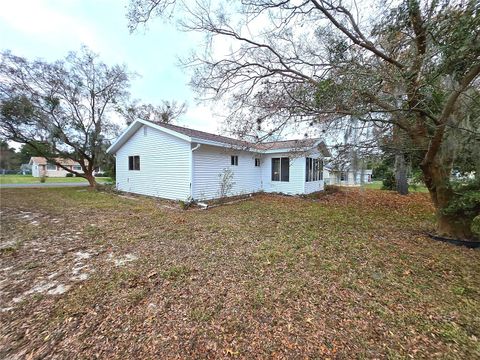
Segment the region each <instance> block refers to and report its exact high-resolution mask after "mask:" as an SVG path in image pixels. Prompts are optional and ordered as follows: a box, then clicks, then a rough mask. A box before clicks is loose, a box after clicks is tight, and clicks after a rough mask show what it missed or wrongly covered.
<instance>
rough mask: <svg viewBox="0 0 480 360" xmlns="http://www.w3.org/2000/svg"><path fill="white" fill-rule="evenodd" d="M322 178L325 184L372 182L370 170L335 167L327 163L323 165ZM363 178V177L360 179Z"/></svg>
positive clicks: (342, 184) (346, 184)
mask: <svg viewBox="0 0 480 360" xmlns="http://www.w3.org/2000/svg"><path fill="white" fill-rule="evenodd" d="M323 172H324V175H323V176H324V179H325V183H326V184H327V185H341V186H360V185H361V184H362V183H364V184H368V183H371V182H372V170H371V169H363V170H356V171H355V170H353V169H351V168H346V169H336V168H333V167H331V166H329V165H326V166H325V167H324V170H323ZM362 178H363V179H362Z"/></svg>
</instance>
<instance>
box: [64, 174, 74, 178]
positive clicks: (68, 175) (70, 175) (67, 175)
mask: <svg viewBox="0 0 480 360" xmlns="http://www.w3.org/2000/svg"><path fill="white" fill-rule="evenodd" d="M65 177H73V174H72V173H67V174H66V175H65Z"/></svg>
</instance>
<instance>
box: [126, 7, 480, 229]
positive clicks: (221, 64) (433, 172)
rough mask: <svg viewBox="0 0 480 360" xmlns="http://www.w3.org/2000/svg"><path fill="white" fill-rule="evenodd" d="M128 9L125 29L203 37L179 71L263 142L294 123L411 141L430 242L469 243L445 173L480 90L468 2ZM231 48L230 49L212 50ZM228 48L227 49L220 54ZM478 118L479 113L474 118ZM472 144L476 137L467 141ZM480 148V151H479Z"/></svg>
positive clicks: (477, 23)
mask: <svg viewBox="0 0 480 360" xmlns="http://www.w3.org/2000/svg"><path fill="white" fill-rule="evenodd" d="M220 5H221V6H219V7H217V8H215V9H214V8H212V7H211V5H210V4H209V3H208V2H201V1H200V2H195V3H191V2H187V1H181V0H178V1H174V0H132V1H131V3H130V9H129V13H128V17H129V19H130V26H131V29H132V30H134V29H135V28H136V27H138V26H139V25H141V24H145V23H147V22H148V21H149V20H150V19H151V18H152V17H154V16H163V17H173V18H175V17H176V18H177V19H179V24H180V26H181V27H183V29H184V30H187V31H198V32H202V33H204V34H205V35H206V43H205V49H202V50H201V51H200V52H199V55H195V56H193V57H192V58H190V59H187V60H186V63H187V64H188V65H190V66H192V67H193V68H194V69H195V72H194V75H193V78H192V84H193V86H194V88H196V89H197V90H198V91H199V92H200V93H201V94H204V95H210V96H211V97H212V98H213V99H228V100H229V101H230V106H231V109H232V114H231V116H230V117H229V123H230V124H231V125H232V127H235V128H236V129H239V130H241V132H243V133H249V132H254V131H256V130H258V129H267V130H268V131H267V133H268V134H270V133H272V132H274V131H278V130H281V129H282V128H283V127H285V126H291V125H292V124H299V123H307V124H311V125H312V126H314V127H321V128H324V129H325V128H326V129H333V128H335V127H340V128H344V129H345V128H348V127H349V126H351V121H352V119H353V120H354V121H355V123H357V122H358V121H361V122H362V123H363V125H364V127H365V128H366V129H369V131H371V134H375V133H390V134H394V135H395V138H398V139H407V141H405V142H403V141H397V144H394V145H396V146H398V144H400V145H401V144H404V143H408V144H409V146H410V147H414V149H412V150H414V151H415V152H416V153H417V154H420V156H421V158H422V160H421V164H420V167H421V169H422V172H423V178H424V181H425V184H426V186H427V187H428V190H429V192H430V196H431V199H432V201H433V204H434V205H435V207H436V209H437V218H438V222H437V224H438V232H439V233H441V234H444V235H448V236H452V237H460V238H465V237H469V236H470V235H471V233H470V228H469V223H470V221H471V219H470V218H465V217H461V216H456V215H454V214H453V215H452V214H447V213H446V212H445V211H444V209H445V208H446V207H447V206H448V204H449V202H450V201H451V200H452V199H453V198H454V197H455V193H454V191H453V190H452V186H451V184H450V174H451V170H452V164H453V162H454V160H455V156H456V155H457V154H461V153H462V152H463V151H464V149H463V148H462V146H461V144H462V142H461V141H452V136H453V135H455V137H456V138H458V136H460V137H462V134H466V133H467V132H472V131H473V133H474V134H478V131H479V130H478V129H472V128H469V127H468V126H467V124H466V123H465V117H464V116H463V114H464V113H465V112H466V111H465V110H464V109H465V107H466V106H468V105H469V103H471V102H472V101H473V102H478V101H479V100H478V98H476V99H475V98H474V97H475V94H477V93H476V92H474V91H473V90H474V88H477V89H478V86H479V80H478V76H479V73H480V58H479V56H480V34H479V32H480V7H479V6H478V2H477V1H475V0H460V1H445V0H443V1H442V0H424V1H420V0H401V1H399V2H385V1H377V2H365V1H364V2H361V1H360V2H357V1H344V0H343V1H342V0H303V1H302V0H300V1H288V0H242V1H238V2H234V3H232V2H226V1H224V2H220ZM219 39H220V40H222V39H227V40H229V41H230V42H229V46H230V47H229V49H227V50H225V46H223V47H221V48H220V50H219V47H218V45H219V44H220V45H222V42H221V41H218V40H219ZM223 45H224V44H223ZM476 116H478V114H477V115H476ZM473 138H474V139H477V140H478V136H474V137H473ZM478 146H480V144H479V145H478Z"/></svg>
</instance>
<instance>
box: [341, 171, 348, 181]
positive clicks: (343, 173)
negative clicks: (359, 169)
mask: <svg viewBox="0 0 480 360" xmlns="http://www.w3.org/2000/svg"><path fill="white" fill-rule="evenodd" d="M340 181H348V173H347V172H346V171H340Z"/></svg>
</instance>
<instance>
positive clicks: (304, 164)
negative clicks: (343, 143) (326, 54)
mask: <svg viewBox="0 0 480 360" xmlns="http://www.w3.org/2000/svg"><path fill="white" fill-rule="evenodd" d="M107 152H108V153H111V154H114V155H115V157H116V172H117V174H116V181H117V189H118V190H121V191H126V192H132V193H138V194H143V195H150V196H157V197H162V198H166V199H175V200H186V199H195V200H208V199H214V198H218V197H220V196H221V195H222V191H221V183H222V181H221V178H222V174H225V172H226V171H228V172H230V173H231V174H232V181H231V184H230V185H231V190H230V192H229V193H228V194H226V195H228V196H232V195H239V194H249V193H255V192H258V191H265V192H279V193H286V194H306V193H311V192H315V191H320V190H323V188H324V183H323V170H322V168H323V158H324V157H328V156H330V154H329V152H328V150H327V148H326V146H325V144H324V143H323V141H321V140H319V139H304V140H289V141H278V142H268V143H261V144H254V143H249V142H246V141H241V140H236V139H232V138H228V137H224V136H219V135H214V134H210V133H206V132H203V131H197V130H193V129H188V128H184V127H180V126H176V125H171V124H154V123H151V122H149V121H145V120H136V121H134V122H133V123H132V124H131V125H130V126H129V127H128V128H127V129H126V130H125V131H124V132H123V134H122V135H121V136H120V137H119V138H118V139H117V140H116V141H115V142H114V143H113V144H112V145H111V146H110V148H109V149H108V150H107Z"/></svg>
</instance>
